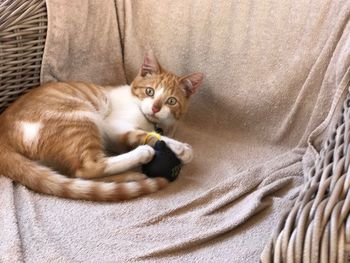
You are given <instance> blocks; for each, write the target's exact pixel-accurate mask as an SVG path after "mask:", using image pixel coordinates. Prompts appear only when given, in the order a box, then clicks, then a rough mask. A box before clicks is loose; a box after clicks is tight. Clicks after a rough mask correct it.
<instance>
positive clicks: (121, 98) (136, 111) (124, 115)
mask: <svg viewBox="0 0 350 263" xmlns="http://www.w3.org/2000/svg"><path fill="white" fill-rule="evenodd" d="M108 97H109V100H110V106H111V111H110V114H109V115H108V116H107V117H106V119H105V121H106V124H107V125H108V126H109V128H110V129H112V130H113V133H124V132H127V131H130V130H132V129H136V128H139V129H143V130H146V131H152V130H154V124H152V123H150V122H149V121H148V120H147V119H146V118H145V116H144V115H143V114H142V112H141V110H140V104H139V103H140V102H139V100H138V99H137V98H135V97H134V96H133V95H132V94H131V90H130V86H121V87H117V88H115V89H112V90H110V91H109V93H108Z"/></svg>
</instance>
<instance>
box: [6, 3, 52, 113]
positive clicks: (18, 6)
mask: <svg viewBox="0 0 350 263" xmlns="http://www.w3.org/2000/svg"><path fill="white" fill-rule="evenodd" d="M46 31H47V13H46V5H45V1H43V0H32V1H26V0H22V1H12V0H6V1H1V0H0V112H2V111H3V110H4V109H5V108H6V107H7V106H8V105H9V103H11V102H12V101H14V100H15V99H16V98H17V97H18V96H20V95H21V94H23V93H24V92H26V91H28V90H29V89H30V88H32V87H35V86H38V85H39V84H40V69H41V60H42V56H43V52H44V45H45V38H46Z"/></svg>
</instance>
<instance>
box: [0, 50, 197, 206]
mask: <svg viewBox="0 0 350 263" xmlns="http://www.w3.org/2000/svg"><path fill="white" fill-rule="evenodd" d="M202 80H203V74H202V73H193V74H190V75H187V76H184V77H178V76H176V75H174V74H172V73H170V72H168V71H166V70H164V69H163V68H162V67H161V66H160V65H159V63H158V62H157V59H156V58H155V56H154V55H153V53H152V52H151V51H150V52H147V53H146V55H145V57H144V62H143V64H142V66H141V69H140V71H139V74H138V75H137V77H136V78H135V79H134V81H133V82H132V83H131V85H130V86H121V87H102V86H98V85H94V84H90V83H83V82H57V83H48V84H45V85H42V86H40V87H38V88H36V89H33V90H32V91H30V92H29V93H27V94H25V95H23V96H22V97H20V98H19V99H18V100H17V101H16V102H15V103H13V104H12V105H11V106H10V107H9V108H8V109H7V110H6V111H5V112H4V113H3V114H1V115H0V175H4V176H7V177H9V178H11V179H12V180H14V181H16V182H19V183H21V184H23V185H25V186H27V187H28V188H30V189H32V190H34V191H37V192H40V193H45V194H51V195H55V196H60V197H65V198H72V199H85V200H95V201H115V200H125V199H130V198H134V197H137V196H140V195H143V194H147V193H153V192H155V191H157V190H159V189H161V188H163V187H164V186H165V185H167V183H168V182H167V180H166V179H164V178H147V177H146V176H145V175H143V174H141V173H137V172H130V169H132V168H135V167H138V166H140V165H142V164H144V163H147V162H149V161H150V160H151V159H152V157H153V155H154V150H153V148H152V147H151V146H152V145H153V144H154V143H155V141H156V138H154V137H147V134H148V132H150V131H153V130H154V129H155V126H158V127H161V128H162V129H163V130H164V131H165V134H169V133H172V132H173V130H174V127H175V124H176V122H177V121H178V120H179V119H180V118H181V117H182V116H183V115H184V113H185V112H186V111H187V107H188V103H189V98H190V96H191V95H192V94H193V93H195V91H196V90H197V89H198V87H199V86H200V84H201V82H202ZM147 138H148V139H147ZM161 139H162V140H164V141H165V142H166V144H167V145H168V146H169V147H170V148H171V149H172V150H173V151H174V152H175V154H176V155H177V156H178V157H179V158H180V159H181V160H182V161H183V162H184V163H188V162H190V161H191V159H192V148H191V147H190V146H189V145H188V144H186V143H182V142H179V141H177V140H174V139H171V138H169V137H166V136H162V137H161ZM145 140H146V144H145ZM107 151H109V152H114V153H116V152H118V153H119V154H116V155H114V156H109V155H107V154H106V152H107ZM121 152H122V153H121Z"/></svg>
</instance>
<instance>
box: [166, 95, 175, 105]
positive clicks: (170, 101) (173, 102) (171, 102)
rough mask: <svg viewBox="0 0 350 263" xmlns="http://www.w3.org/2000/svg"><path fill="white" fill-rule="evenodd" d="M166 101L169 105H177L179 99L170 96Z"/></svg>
mask: <svg viewBox="0 0 350 263" xmlns="http://www.w3.org/2000/svg"><path fill="white" fill-rule="evenodd" d="M166 103H168V104H169V105H175V104H176V103H177V100H176V99H175V98H174V97H170V98H169V99H168V100H167V101H166Z"/></svg>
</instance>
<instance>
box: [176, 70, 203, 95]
mask: <svg viewBox="0 0 350 263" xmlns="http://www.w3.org/2000/svg"><path fill="white" fill-rule="evenodd" d="M203 78H204V75H203V73H200V72H197V73H192V74H190V75H186V76H184V77H182V78H181V80H180V81H181V83H182V84H183V85H184V89H185V91H186V94H187V96H188V97H189V96H191V95H193V94H194V93H195V92H196V91H197V90H198V88H199V87H200V85H201V84H202V82H203Z"/></svg>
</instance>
